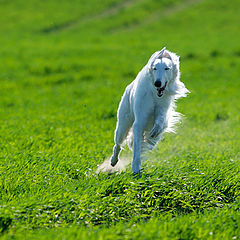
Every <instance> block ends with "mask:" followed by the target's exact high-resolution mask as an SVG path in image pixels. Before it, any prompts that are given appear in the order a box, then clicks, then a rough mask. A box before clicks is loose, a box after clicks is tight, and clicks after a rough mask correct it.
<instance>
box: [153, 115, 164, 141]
mask: <svg viewBox="0 0 240 240" xmlns="http://www.w3.org/2000/svg"><path fill="white" fill-rule="evenodd" d="M165 125H166V120H165V117H164V114H161V113H158V114H157V115H156V116H155V122H154V126H153V128H152V130H151V132H150V137H151V138H155V137H157V136H159V135H160V134H161V133H162V132H163V130H164V128H165V127H166V126H165Z"/></svg>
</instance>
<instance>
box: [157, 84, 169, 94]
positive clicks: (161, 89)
mask: <svg viewBox="0 0 240 240" xmlns="http://www.w3.org/2000/svg"><path fill="white" fill-rule="evenodd" d="M166 86H167V82H165V84H164V86H163V87H159V88H157V91H158V94H157V95H158V96H159V97H161V96H162V95H163V91H164V90H165V88H166Z"/></svg>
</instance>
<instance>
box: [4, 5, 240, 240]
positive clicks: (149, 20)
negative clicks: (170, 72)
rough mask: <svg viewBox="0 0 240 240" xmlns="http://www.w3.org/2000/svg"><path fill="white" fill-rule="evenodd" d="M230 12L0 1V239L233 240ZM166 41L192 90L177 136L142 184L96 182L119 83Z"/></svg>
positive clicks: (239, 222) (150, 163)
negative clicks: (175, 54)
mask: <svg viewBox="0 0 240 240" xmlns="http://www.w3.org/2000/svg"><path fill="white" fill-rule="evenodd" d="M239 8H240V3H239V1H238V0H232V1H230V2H227V1H224V0H218V1H216V0H205V1H203V0H202V1H201V0H195V1H194V0H182V1H180V0H177V1H173V0H162V1H157V0H138V1H137V0H128V1H126V0H115V1H113V0H101V1H97V0H90V1H77V0H73V1H64V0H60V1H57V0H49V1H37V0H29V1H21V0H13V1H7V0H0V26H1V27H0V34H1V38H0V45H1V48H0V83H1V89H0V178H1V185H0V189H1V191H0V232H1V233H0V234H1V235H0V238H1V239H41V240H42V239H104V240H105V239H186V240H187V239H240V209H239V208H240V160H239V150H240V135H239V132H240V126H239V122H240V104H239V98H240V94H239V92H240V78H239V64H240V45H239V39H240V31H239V22H240V15H239ZM163 46H166V47H167V48H168V49H169V50H171V51H173V52H176V53H177V54H178V55H180V56H181V67H180V68H181V79H182V81H183V82H184V83H185V84H186V87H187V88H188V89H189V90H190V91H191V94H190V95H189V96H188V97H187V98H185V99H181V100H179V102H178V108H177V110H178V111H179V112H181V113H183V114H184V115H185V117H184V119H183V122H182V123H181V124H180V126H179V128H178V131H177V135H174V134H166V135H165V137H164V139H163V141H162V142H160V143H159V145H158V147H157V148H156V149H155V150H154V151H153V152H152V153H151V154H149V155H148V160H147V161H146V162H145V163H144V172H143V176H142V178H140V179H136V178H133V176H132V173H131V169H130V167H128V168H127V169H126V171H125V172H123V173H120V174H112V175H107V174H103V173H100V174H95V171H96V169H97V165H99V164H101V163H102V162H103V161H104V160H105V159H106V158H108V157H109V156H110V154H111V151H112V147H113V134H114V129H115V124H116V111H117V106H118V103H119V101H120V98H121V95H122V93H123V91H124V88H125V87H126V86H127V85H128V84H129V83H130V82H131V81H132V80H133V79H134V78H135V76H136V74H137V73H138V72H139V70H140V69H141V68H142V67H143V66H144V65H145V63H146V62H147V60H148V58H149V57H150V55H151V54H152V53H153V52H154V51H156V50H159V49H161V48H162V47H163ZM124 154H125V155H126V156H128V157H129V158H130V153H129V152H128V151H125V153H124Z"/></svg>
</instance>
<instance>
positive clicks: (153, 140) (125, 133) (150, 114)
mask: <svg viewBox="0 0 240 240" xmlns="http://www.w3.org/2000/svg"><path fill="white" fill-rule="evenodd" d="M188 92H189V91H188V90H187V88H185V86H184V84H183V83H182V82H181V81H180V71H179V57H178V56H177V55H176V54H175V53H172V52H170V51H168V50H166V48H163V49H162V50H161V51H157V52H155V53H154V54H153V55H152V56H151V58H150V59H149V61H148V63H147V64H146V65H145V66H144V67H143V69H142V70H141V71H140V72H139V73H138V75H137V77H136V79H135V80H134V81H133V82H132V83H131V84H130V85H128V86H127V87H126V89H125V92H124V94H123V96H122V99H121V102H120V104H119V108H118V112H117V125H116V130H115V137H114V141H115V145H114V148H113V155H112V156H111V165H112V166H115V165H116V164H117V162H118V157H119V153H120V151H121V145H122V144H123V142H124V140H125V139H127V142H128V146H129V147H130V148H132V145H133V161H132V171H133V173H134V174H138V173H140V170H141V154H142V152H143V151H144V150H146V149H147V150H151V149H153V147H154V146H155V145H156V144H157V143H158V141H159V140H160V138H161V135H162V134H163V133H164V132H175V130H174V128H173V127H174V125H175V123H176V122H178V121H179V119H180V114H179V113H177V112H175V101H176V99H178V98H180V97H185V96H186V94H187V93H188Z"/></svg>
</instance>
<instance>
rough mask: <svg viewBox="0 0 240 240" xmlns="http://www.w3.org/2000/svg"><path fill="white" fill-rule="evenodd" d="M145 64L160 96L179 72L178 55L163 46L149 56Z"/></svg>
mask: <svg viewBox="0 0 240 240" xmlns="http://www.w3.org/2000/svg"><path fill="white" fill-rule="evenodd" d="M147 66H148V70H149V72H150V74H151V76H152V82H153V85H154V86H155V88H156V89H157V94H158V96H159V97H161V96H162V95H163V92H164V90H165V89H166V88H167V87H168V85H169V84H171V82H173V81H174V80H175V79H176V77H177V75H178V73H179V57H178V56H177V55H176V54H174V53H171V52H169V51H167V50H166V48H165V47H164V48H163V49H162V50H161V51H157V52H155V53H154V54H153V55H152V56H151V58H150V59H149V61H148V64H147Z"/></svg>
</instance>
